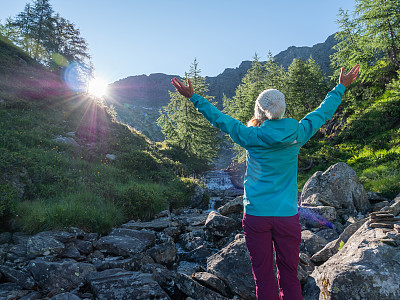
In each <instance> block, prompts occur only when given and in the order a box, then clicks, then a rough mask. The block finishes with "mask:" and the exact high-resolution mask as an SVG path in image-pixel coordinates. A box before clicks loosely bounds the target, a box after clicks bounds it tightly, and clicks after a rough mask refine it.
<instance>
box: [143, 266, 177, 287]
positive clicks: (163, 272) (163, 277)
mask: <svg viewBox="0 0 400 300" xmlns="http://www.w3.org/2000/svg"><path fill="white" fill-rule="evenodd" d="M140 271H142V272H143V273H150V274H151V277H152V278H153V279H154V280H155V281H157V283H158V284H159V285H160V286H161V287H162V289H163V290H164V291H167V292H168V293H169V294H173V293H174V285H175V281H174V280H175V276H176V274H174V273H173V272H171V271H170V270H168V269H167V268H166V267H165V266H163V265H160V264H145V265H143V266H142V267H141V268H140Z"/></svg>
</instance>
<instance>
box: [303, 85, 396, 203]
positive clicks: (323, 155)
mask: <svg viewBox="0 0 400 300" xmlns="http://www.w3.org/2000/svg"><path fill="white" fill-rule="evenodd" d="M399 90H400V86H396V85H393V88H392V89H391V90H387V91H386V92H385V93H383V94H382V95H381V96H380V97H379V98H377V99H376V100H375V102H373V103H372V104H371V105H370V106H369V107H368V108H367V109H365V110H363V111H359V112H357V113H354V114H353V115H351V116H350V117H349V118H348V119H347V123H346V125H345V127H344V129H343V130H342V131H341V132H340V133H339V135H338V136H336V137H335V138H333V139H330V140H324V141H316V140H312V141H310V142H309V143H307V144H306V146H305V147H304V148H303V149H302V150H301V152H300V158H301V160H303V161H305V162H308V161H310V160H311V159H313V160H314V162H315V164H314V167H313V168H312V169H311V170H308V171H306V172H302V171H299V181H298V186H299V190H301V189H302V187H303V186H304V184H305V182H306V181H307V180H308V178H309V177H310V176H311V175H312V174H313V173H314V172H316V171H325V170H326V169H327V168H328V167H329V166H330V165H332V164H334V163H337V162H346V163H347V164H349V165H350V166H351V167H352V168H353V169H354V170H355V171H356V173H357V176H358V178H359V179H360V182H361V183H362V184H363V185H364V187H365V189H366V190H369V191H374V192H377V193H380V194H381V195H382V196H385V197H388V198H393V197H395V196H396V195H397V194H398V193H399V192H400V169H399V167H398V166H399V165H400V93H399ZM305 164H306V163H305Z"/></svg>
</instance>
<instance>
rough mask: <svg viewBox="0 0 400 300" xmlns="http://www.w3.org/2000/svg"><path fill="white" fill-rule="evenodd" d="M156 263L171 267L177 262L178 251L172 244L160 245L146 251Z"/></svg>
mask: <svg viewBox="0 0 400 300" xmlns="http://www.w3.org/2000/svg"><path fill="white" fill-rule="evenodd" d="M147 253H148V254H149V255H150V256H151V257H152V258H153V259H154V261H155V262H156V263H159V264H162V265H172V264H173V263H174V262H176V260H177V254H178V251H177V249H176V247H175V244H174V243H173V242H168V243H162V244H159V245H156V246H154V247H153V248H150V249H149V250H147Z"/></svg>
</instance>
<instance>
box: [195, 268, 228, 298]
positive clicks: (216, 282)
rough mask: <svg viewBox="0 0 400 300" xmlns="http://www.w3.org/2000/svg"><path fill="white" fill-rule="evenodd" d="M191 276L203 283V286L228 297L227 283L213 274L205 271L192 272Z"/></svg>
mask: <svg viewBox="0 0 400 300" xmlns="http://www.w3.org/2000/svg"><path fill="white" fill-rule="evenodd" d="M192 278H193V279H194V280H196V281H198V282H199V283H200V284H201V285H204V286H205V287H207V288H209V289H212V290H214V291H218V292H219V293H220V294H222V295H223V296H225V297H229V289H228V287H227V285H226V284H225V282H223V281H222V280H221V279H219V278H218V277H217V276H215V275H214V274H211V273H207V272H197V273H194V274H193V276H192Z"/></svg>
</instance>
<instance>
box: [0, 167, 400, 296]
mask: <svg viewBox="0 0 400 300" xmlns="http://www.w3.org/2000/svg"><path fill="white" fill-rule="evenodd" d="M222 173H225V172H222ZM223 176H225V174H223ZM216 177H219V175H217V176H216ZM207 180H208V179H207ZM213 180H214V179H213ZM212 182H214V181H212ZM208 184H209V189H210V194H211V199H210V203H211V206H208V205H209V204H205V203H202V201H201V199H202V198H203V197H202V193H203V192H204V191H202V190H198V191H197V193H196V195H194V196H193V197H192V202H191V206H190V207H188V208H185V209H179V210H174V211H163V212H161V213H160V214H158V215H157V216H156V217H155V218H154V220H152V221H149V222H141V221H140V220H132V221H130V222H128V223H126V224H123V225H121V226H120V227H118V228H114V229H113V230H112V231H111V232H110V233H109V234H108V235H104V236H100V235H99V234H97V233H90V232H85V231H83V230H81V229H79V228H67V229H65V230H64V231H45V232H40V233H38V234H35V235H27V234H24V233H21V232H13V233H11V232H5V233H1V234H0V260H1V262H0V299H23V300H28V299H29V300H33V299H52V300H54V299H56V300H67V299H68V300H69V299H72V300H73V299H107V300H109V299H178V300H179V299H187V300H190V299H199V300H200V299H210V300H211V299H213V300H215V299H245V300H248V299H249V300H250V299H255V286H254V281H253V277H252V273H251V266H250V258H249V255H248V252H247V248H246V245H245V241H244V236H243V234H242V229H241V218H242V211H243V207H242V195H241V190H240V189H236V188H234V187H233V186H230V183H229V182H225V184H226V185H221V184H220V185H218V184H216V185H215V186H212V184H210V182H209V183H208ZM299 205H300V215H301V225H302V243H301V254H300V263H299V267H298V271H299V272H298V274H299V278H300V281H301V283H302V287H303V296H304V299H305V300H313V299H366V300H367V299H368V300H370V299H379V300H383V299H400V220H399V219H400V218H399V216H398V215H399V213H400V195H399V196H398V197H396V198H395V199H384V198H381V197H379V195H377V194H374V193H367V192H366V191H365V190H364V188H363V186H362V185H361V184H360V183H359V181H358V179H357V177H356V176H355V173H354V171H353V170H352V169H351V168H350V167H349V166H347V165H346V164H344V163H339V164H336V165H333V166H331V167H330V168H329V169H328V170H326V171H325V172H317V173H315V174H314V175H313V176H312V177H311V178H310V180H309V181H308V182H307V183H306V185H305V187H304V189H303V192H302V194H301V196H300V197H299Z"/></svg>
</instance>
